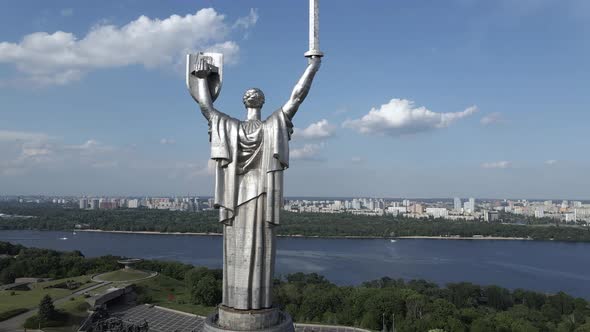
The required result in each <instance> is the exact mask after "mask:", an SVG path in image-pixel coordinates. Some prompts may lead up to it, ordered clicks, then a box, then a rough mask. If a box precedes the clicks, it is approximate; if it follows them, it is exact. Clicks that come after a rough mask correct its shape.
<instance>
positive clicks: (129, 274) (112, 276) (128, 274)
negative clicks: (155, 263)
mask: <svg viewBox="0 0 590 332" xmlns="http://www.w3.org/2000/svg"><path fill="white" fill-rule="evenodd" d="M149 276H150V273H148V272H144V271H140V270H133V269H121V270H117V271H113V272H109V273H105V274H102V275H101V276H100V278H101V279H102V280H105V281H113V282H124V281H129V280H135V279H141V278H146V277H149Z"/></svg>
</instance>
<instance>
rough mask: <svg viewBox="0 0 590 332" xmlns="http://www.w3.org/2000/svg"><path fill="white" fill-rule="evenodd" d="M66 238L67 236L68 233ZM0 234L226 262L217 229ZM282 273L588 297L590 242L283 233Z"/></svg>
mask: <svg viewBox="0 0 590 332" xmlns="http://www.w3.org/2000/svg"><path fill="white" fill-rule="evenodd" d="M65 238H67V239H65ZM0 241H8V242H12V243H20V244H22V245H25V246H30V247H38V248H50V249H55V250H62V251H67V250H80V251H81V252H82V253H83V254H84V255H86V256H88V257H93V256H101V255H107V254H112V255H118V256H127V257H136V258H146V259H161V260H176V261H181V262H184V263H190V264H194V265H199V266H207V267H213V268H220V267H221V259H222V239H221V237H219V236H196V235H150V234H115V233H93V232H77V233H76V234H73V233H72V232H50V231H0ZM277 241H278V243H277V245H278V252H277V262H276V273H277V275H281V274H287V273H293V272H307V273H311V272H316V273H319V274H322V275H324V276H325V277H326V278H328V279H329V280H330V281H332V282H334V283H336V284H339V285H349V284H350V285H355V284H359V283H361V282H363V281H368V280H373V279H378V278H380V277H383V276H388V277H391V278H403V279H426V280H429V281H433V282H437V283H439V284H441V285H444V284H446V283H449V282H460V281H469V282H473V283H477V284H481V285H491V284H494V285H499V286H502V287H507V288H511V289H514V288H525V289H530V290H536V291H540V292H546V293H555V292H558V291H564V292H566V293H569V294H571V295H574V296H579V297H584V298H586V299H589V300H590V243H564V242H550V241H539V242H537V241H509V240H435V239H398V240H397V241H395V242H391V241H390V240H381V239H374V240H371V239H318V238H313V239H306V238H279V239H278V240H277Z"/></svg>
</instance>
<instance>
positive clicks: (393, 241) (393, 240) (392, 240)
mask: <svg viewBox="0 0 590 332" xmlns="http://www.w3.org/2000/svg"><path fill="white" fill-rule="evenodd" d="M389 242H391V243H396V242H397V240H395V239H391V240H389Z"/></svg>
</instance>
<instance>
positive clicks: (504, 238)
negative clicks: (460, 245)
mask: <svg viewBox="0 0 590 332" xmlns="http://www.w3.org/2000/svg"><path fill="white" fill-rule="evenodd" d="M76 232H95V233H115V234H117V233H119V234H145V235H192V236H222V235H223V234H221V233H195V232H154V231H110V230H102V229H80V230H76ZM277 236H278V237H285V238H304V239H305V238H309V239H359V240H395V239H429V240H432V239H434V240H511V241H517V240H518V241H532V240H534V239H533V238H530V237H529V238H525V237H502V236H481V235H475V236H472V237H467V236H459V235H454V236H453V235H451V236H421V235H413V236H394V237H379V236H352V235H347V236H345V235H342V236H320V235H301V234H293V235H277Z"/></svg>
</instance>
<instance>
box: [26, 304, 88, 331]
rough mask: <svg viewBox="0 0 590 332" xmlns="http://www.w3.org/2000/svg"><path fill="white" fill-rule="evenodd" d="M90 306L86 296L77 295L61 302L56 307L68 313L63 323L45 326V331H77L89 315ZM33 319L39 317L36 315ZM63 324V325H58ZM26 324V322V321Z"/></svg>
mask: <svg viewBox="0 0 590 332" xmlns="http://www.w3.org/2000/svg"><path fill="white" fill-rule="evenodd" d="M89 307H90V306H89V305H88V303H86V301H85V299H84V297H82V296H77V297H74V298H71V299H70V300H68V301H66V302H64V303H61V304H59V305H57V306H56V309H57V310H58V311H60V312H62V313H65V314H66V315H64V316H63V321H61V320H60V321H61V323H57V324H55V325H56V326H55V327H44V328H43V331H46V332H65V331H77V330H78V328H79V327H80V324H81V323H82V322H83V321H84V319H86V317H87V316H88V312H87V309H88V308H89ZM32 319H35V320H36V319H37V318H36V316H34V318H32ZM52 325H53V324H52ZM57 325H61V326H57ZM25 326H26V323H25Z"/></svg>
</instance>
